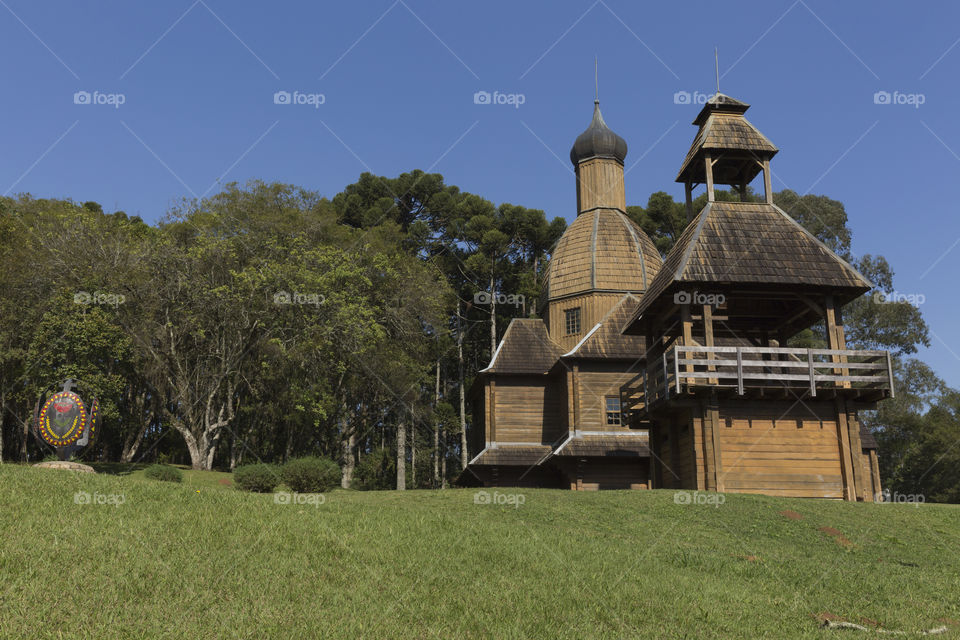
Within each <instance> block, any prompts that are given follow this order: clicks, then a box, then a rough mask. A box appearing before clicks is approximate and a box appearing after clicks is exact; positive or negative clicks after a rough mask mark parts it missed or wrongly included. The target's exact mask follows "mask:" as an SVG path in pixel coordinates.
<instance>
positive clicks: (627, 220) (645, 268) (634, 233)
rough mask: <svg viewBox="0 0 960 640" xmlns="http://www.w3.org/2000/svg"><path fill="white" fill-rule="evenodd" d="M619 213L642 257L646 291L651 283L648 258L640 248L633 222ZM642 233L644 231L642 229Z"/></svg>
mask: <svg viewBox="0 0 960 640" xmlns="http://www.w3.org/2000/svg"><path fill="white" fill-rule="evenodd" d="M617 213H618V214H620V222H622V223H623V226H624V227H626V228H627V233H629V234H630V237H631V238H633V246H634V247H636V249H637V255H638V256H640V273H641V274H643V275H642V276H641V277H642V278H643V288H644V290H646V289H647V287H649V286H650V281H649V279H648V278H647V260H646V258H647V257H646V256H645V255H644V254H643V249H642V248H641V247H640V238H638V237H637V232H636V229H634V228H633V224H631V223H632V222H633V221H632V220H631V219H630V218H628V217H627V215H626V214H625V213H623V212H622V211H620V210H619V209H618V210H617ZM641 231H642V229H641Z"/></svg>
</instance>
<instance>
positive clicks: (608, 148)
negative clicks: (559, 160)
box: [570, 100, 627, 165]
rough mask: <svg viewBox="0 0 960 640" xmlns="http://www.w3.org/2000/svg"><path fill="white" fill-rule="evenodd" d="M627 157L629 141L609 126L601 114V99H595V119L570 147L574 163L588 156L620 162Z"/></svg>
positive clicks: (571, 158)
mask: <svg viewBox="0 0 960 640" xmlns="http://www.w3.org/2000/svg"><path fill="white" fill-rule="evenodd" d="M626 157H627V142H626V140H624V139H623V138H621V137H620V136H618V135H617V134H615V133H614V132H613V131H611V130H610V128H609V127H608V126H607V123H606V122H604V121H603V116H602V115H600V101H599V100H594V101H593V120H592V121H591V122H590V126H589V127H587V130H586V131H584V132H583V133H581V134H580V135H579V136H577V140H576V142H574V143H573V148H572V149H570V162H572V163H573V164H574V165H576V164H577V163H579V162H580V161H582V160H587V159H588V158H613V159H615V160H616V161H617V162H619V163H620V164H623V159H624V158H626Z"/></svg>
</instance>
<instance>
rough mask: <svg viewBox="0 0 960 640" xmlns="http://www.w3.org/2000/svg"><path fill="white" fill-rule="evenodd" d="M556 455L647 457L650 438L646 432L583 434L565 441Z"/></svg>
mask: <svg viewBox="0 0 960 640" xmlns="http://www.w3.org/2000/svg"><path fill="white" fill-rule="evenodd" d="M554 455H557V456H574V457H588V456H590V457H597V456H603V457H631V458H637V457H640V458H646V457H649V456H650V438H649V436H648V435H647V434H645V433H644V434H639V433H616V432H611V433H605V434H599V433H589V434H583V435H578V436H575V437H573V438H570V439H569V440H567V441H566V442H564V443H563V445H561V447H560V448H558V449H557V450H556V451H555V452H554Z"/></svg>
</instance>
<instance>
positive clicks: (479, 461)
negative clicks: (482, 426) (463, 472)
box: [470, 444, 553, 466]
mask: <svg viewBox="0 0 960 640" xmlns="http://www.w3.org/2000/svg"><path fill="white" fill-rule="evenodd" d="M551 451H553V449H552V448H551V447H550V445H548V444H544V445H536V444H524V445H516V446H514V445H507V446H504V445H502V444H501V445H498V446H496V447H487V448H485V449H484V450H483V451H481V452H480V453H479V454H477V456H476V457H475V458H474V459H473V460H471V461H470V466H475V465H498V466H500V465H502V466H510V465H525V466H532V465H535V464H537V463H538V462H540V460H542V459H543V458H544V457H545V456H547V455H549V454H550V452H551Z"/></svg>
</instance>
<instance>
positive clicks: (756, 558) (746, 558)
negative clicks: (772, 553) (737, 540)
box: [730, 553, 763, 562]
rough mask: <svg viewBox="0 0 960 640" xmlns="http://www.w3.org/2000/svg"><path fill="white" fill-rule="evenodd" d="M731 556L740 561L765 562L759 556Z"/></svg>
mask: <svg viewBox="0 0 960 640" xmlns="http://www.w3.org/2000/svg"><path fill="white" fill-rule="evenodd" d="M730 556H731V557H732V558H737V559H739V560H746V561H747V562H763V560H762V559H761V558H759V557H758V556H745V555H737V554H735V553H731V554H730Z"/></svg>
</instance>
